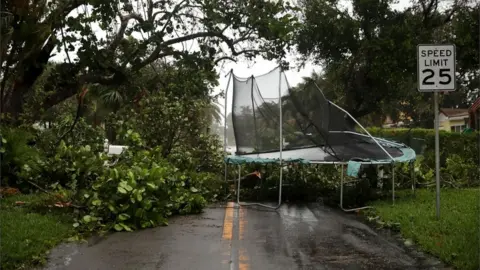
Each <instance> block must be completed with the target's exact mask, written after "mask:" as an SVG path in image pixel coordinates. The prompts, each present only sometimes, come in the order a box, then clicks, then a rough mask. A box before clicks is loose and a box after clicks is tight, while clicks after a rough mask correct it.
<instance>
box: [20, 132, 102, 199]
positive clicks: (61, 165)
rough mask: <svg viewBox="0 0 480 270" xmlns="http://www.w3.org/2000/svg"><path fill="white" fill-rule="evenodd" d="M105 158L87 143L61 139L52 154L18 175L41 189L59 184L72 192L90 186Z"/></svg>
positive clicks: (98, 173)
mask: <svg viewBox="0 0 480 270" xmlns="http://www.w3.org/2000/svg"><path fill="white" fill-rule="evenodd" d="M107 159H108V158H107V156H106V155H105V154H103V153H101V152H94V151H93V150H92V148H91V147H90V145H85V146H74V145H66V144H65V142H64V141H61V142H60V145H59V146H58V147H57V148H56V151H55V152H54V154H53V156H49V157H45V158H43V159H39V160H37V162H36V165H35V168H27V169H24V170H23V171H22V172H21V173H20V174H19V176H21V178H23V179H28V180H30V181H32V182H34V183H36V184H37V185H39V186H42V187H43V188H45V189H48V188H50V187H51V186H52V185H59V186H61V187H63V188H67V189H69V190H71V191H72V192H73V193H74V194H76V191H78V190H80V189H84V188H88V187H90V186H91V184H92V183H93V182H94V181H95V179H96V178H97V177H99V176H100V175H101V174H102V172H103V170H104V162H105V161H106V160H107Z"/></svg>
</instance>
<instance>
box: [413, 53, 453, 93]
mask: <svg viewBox="0 0 480 270" xmlns="http://www.w3.org/2000/svg"><path fill="white" fill-rule="evenodd" d="M417 80H418V91H420V92H444V91H455V88H456V83H455V45H453V44H441V45H428V44H426V45H418V46H417Z"/></svg>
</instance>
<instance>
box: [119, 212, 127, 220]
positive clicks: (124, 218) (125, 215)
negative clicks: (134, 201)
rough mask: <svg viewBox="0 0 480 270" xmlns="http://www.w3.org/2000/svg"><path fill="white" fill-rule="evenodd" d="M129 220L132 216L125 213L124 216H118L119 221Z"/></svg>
mask: <svg viewBox="0 0 480 270" xmlns="http://www.w3.org/2000/svg"><path fill="white" fill-rule="evenodd" d="M129 218H130V216H129V215H128V214H125V213H124V214H120V215H119V216H118V219H120V220H121V221H125V220H127V219H129Z"/></svg>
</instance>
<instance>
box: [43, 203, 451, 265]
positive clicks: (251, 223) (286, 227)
mask: <svg viewBox="0 0 480 270" xmlns="http://www.w3.org/2000/svg"><path fill="white" fill-rule="evenodd" d="M45 269H49V270H53V269H79V270H80V269H82V270H90V269H91V270H94V269H102V270H108V269H165V270H169V269H172V270H174V269H175V270H176V269H179V270H182V269H185V270H187V269H188V270H193V269H198V270H216V269H219V270H222V269H231V270H256V269H258V270H270V269H271V270H274V269H275V270H278V269H282V270H283V269H285V270H292V269H305V270H307V269H352V270H353V269H375V270H376V269H444V268H442V267H441V265H440V264H438V263H437V262H436V260H432V259H429V258H427V257H425V256H424V255H421V254H419V253H418V252H414V253H412V252H410V251H406V250H405V248H403V247H401V246H399V245H398V244H395V243H394V241H392V240H387V239H386V238H385V237H383V236H381V235H378V234H377V233H376V232H375V231H373V230H371V229H370V228H369V227H368V226H366V225H364V224H362V223H360V222H358V221H356V220H355V219H353V218H351V217H349V216H347V215H345V214H343V213H339V212H337V211H335V210H331V209H329V208H327V207H323V206H319V205H308V206H307V205H283V206H282V207H281V208H280V209H279V210H278V211H269V210H263V209H254V208H244V207H241V208H235V207H234V204H233V203H229V204H228V206H227V207H226V208H225V207H216V208H209V209H206V211H205V213H203V214H201V215H196V216H182V217H176V218H173V219H172V220H171V222H170V225H169V226H167V227H159V228H155V229H149V230H143V231H138V232H133V233H116V234H113V235H111V236H109V237H106V238H105V239H100V240H92V241H90V243H88V244H82V245H74V244H66V245H62V246H59V247H58V248H56V249H55V250H53V251H52V253H51V255H50V260H49V264H48V265H47V267H46V268H45Z"/></svg>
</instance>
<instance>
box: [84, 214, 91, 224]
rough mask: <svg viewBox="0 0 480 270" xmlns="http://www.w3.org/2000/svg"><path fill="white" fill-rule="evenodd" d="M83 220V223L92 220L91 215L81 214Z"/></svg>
mask: <svg viewBox="0 0 480 270" xmlns="http://www.w3.org/2000/svg"><path fill="white" fill-rule="evenodd" d="M83 221H85V223H90V222H91V221H92V216H90V215H86V216H83Z"/></svg>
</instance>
